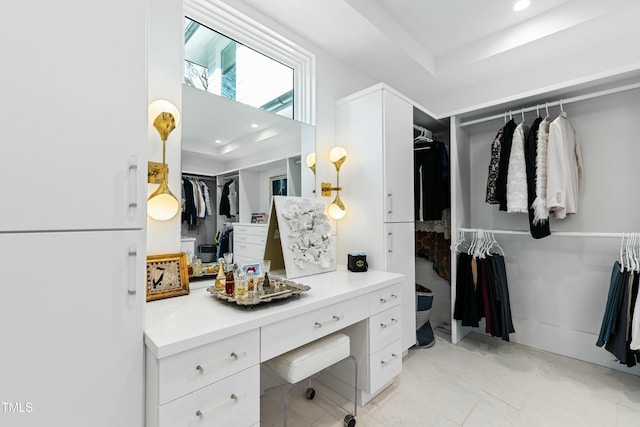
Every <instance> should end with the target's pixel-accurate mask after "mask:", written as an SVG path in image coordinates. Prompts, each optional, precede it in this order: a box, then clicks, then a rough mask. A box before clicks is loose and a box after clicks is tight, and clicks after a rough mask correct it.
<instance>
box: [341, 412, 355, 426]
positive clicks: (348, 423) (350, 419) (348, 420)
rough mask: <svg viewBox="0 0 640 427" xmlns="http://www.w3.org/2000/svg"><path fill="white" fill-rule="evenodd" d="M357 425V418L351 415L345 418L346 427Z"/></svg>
mask: <svg viewBox="0 0 640 427" xmlns="http://www.w3.org/2000/svg"><path fill="white" fill-rule="evenodd" d="M355 425H356V417H354V416H353V415H351V414H349V415H347V416H345V417H344V427H354V426H355Z"/></svg>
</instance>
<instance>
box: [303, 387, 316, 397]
mask: <svg viewBox="0 0 640 427" xmlns="http://www.w3.org/2000/svg"><path fill="white" fill-rule="evenodd" d="M305 396H306V397H307V399H309V400H313V398H314V397H316V391H315V390H314V389H313V387H309V388H308V389H307V392H306V393H305Z"/></svg>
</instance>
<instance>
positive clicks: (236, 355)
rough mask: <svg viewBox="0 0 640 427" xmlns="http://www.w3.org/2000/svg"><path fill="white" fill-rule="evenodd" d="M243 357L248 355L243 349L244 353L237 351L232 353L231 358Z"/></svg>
mask: <svg viewBox="0 0 640 427" xmlns="http://www.w3.org/2000/svg"><path fill="white" fill-rule="evenodd" d="M243 357H247V352H246V351H243V352H242V353H236V352H235V351H234V352H232V353H231V358H232V359H233V360H238V359H242V358H243Z"/></svg>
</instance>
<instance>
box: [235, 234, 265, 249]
mask: <svg viewBox="0 0 640 427" xmlns="http://www.w3.org/2000/svg"><path fill="white" fill-rule="evenodd" d="M266 242H267V236H254V235H252V234H236V233H235V231H234V232H233V244H234V246H235V245H237V244H238V243H252V244H254V245H264V244H265V243H266Z"/></svg>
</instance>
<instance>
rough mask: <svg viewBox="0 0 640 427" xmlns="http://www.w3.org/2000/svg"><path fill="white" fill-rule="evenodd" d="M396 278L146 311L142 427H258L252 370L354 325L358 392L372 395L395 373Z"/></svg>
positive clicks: (361, 276)
mask: <svg viewBox="0 0 640 427" xmlns="http://www.w3.org/2000/svg"><path fill="white" fill-rule="evenodd" d="M402 277H403V276H402V275H400V274H395V273H387V272H379V271H371V270H370V271H368V272H365V273H351V272H348V271H346V269H345V268H344V267H338V271H334V272H329V273H322V274H317V275H314V276H308V277H301V278H299V279H296V281H297V282H299V283H303V284H306V285H309V286H310V287H311V290H309V291H307V292H304V293H302V294H301V295H300V296H299V297H295V296H294V297H292V298H289V299H287V300H283V301H281V302H273V303H267V304H264V305H262V306H255V307H254V308H252V309H247V308H245V307H241V306H235V305H232V304H230V303H228V302H226V301H222V300H218V299H216V298H214V297H213V296H211V295H210V294H209V293H208V292H207V291H206V289H196V290H192V291H191V294H190V295H187V296H182V297H175V298H170V299H165V300H159V301H153V302H149V303H147V305H146V309H145V311H146V314H145V316H146V321H145V339H144V341H145V345H146V374H145V376H146V379H145V380H146V425H147V426H148V427H150V426H154V427H155V426H159V427H162V426H167V427H179V426H214V425H216V426H220V425H225V426H231V425H237V426H251V425H259V422H260V383H259V382H260V363H261V362H264V361H266V360H269V359H271V358H273V357H275V356H277V355H280V354H282V353H285V352H287V351H289V350H291V349H293V348H296V347H299V346H301V345H304V344H306V343H308V342H311V341H313V340H315V339H317V338H320V337H322V336H325V335H328V334H330V333H332V332H335V331H337V330H340V329H343V328H345V327H347V326H349V325H354V327H355V324H356V323H357V324H358V325H357V326H358V327H357V328H356V329H353V328H350V329H352V330H351V334H357V335H360V336H357V337H352V353H355V355H356V357H358V359H359V364H360V365H359V371H360V372H359V374H360V373H362V375H360V378H359V381H358V382H359V389H361V391H360V390H359V393H362V395H363V396H364V395H366V396H370V395H373V394H375V393H377V392H378V391H379V390H380V388H384V386H385V385H386V384H388V383H389V382H390V381H391V380H393V378H394V377H395V376H396V375H397V374H398V373H400V370H401V369H402V358H401V354H402V348H401V342H400V328H399V322H400V317H399V316H400V305H399V303H400V292H401V288H400V283H401V280H402ZM211 284H213V280H211ZM362 321H364V322H362ZM358 322H359V323H358ZM361 335H365V336H364V337H363V336H361ZM354 347H355V348H354ZM359 398H360V396H359ZM365 400H366V399H365Z"/></svg>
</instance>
